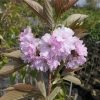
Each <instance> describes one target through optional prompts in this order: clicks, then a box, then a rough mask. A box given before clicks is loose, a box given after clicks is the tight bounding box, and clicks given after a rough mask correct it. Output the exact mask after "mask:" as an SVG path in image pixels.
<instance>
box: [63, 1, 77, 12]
mask: <svg viewBox="0 0 100 100" xmlns="http://www.w3.org/2000/svg"><path fill="white" fill-rule="evenodd" d="M77 1H78V0H69V2H68V3H67V4H66V5H65V6H64V7H63V9H62V12H61V14H63V13H64V12H65V11H67V10H68V9H70V8H71V7H72V6H73V5H74V4H75V3H76V2H77Z"/></svg>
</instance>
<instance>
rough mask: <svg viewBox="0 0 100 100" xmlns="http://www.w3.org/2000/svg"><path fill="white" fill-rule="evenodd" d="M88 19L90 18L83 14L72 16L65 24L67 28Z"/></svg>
mask: <svg viewBox="0 0 100 100" xmlns="http://www.w3.org/2000/svg"><path fill="white" fill-rule="evenodd" d="M87 17H88V16H87V15H83V14H72V15H70V16H69V17H68V18H67V19H65V20H64V22H63V24H64V25H65V26H69V25H71V24H72V23H73V22H75V21H77V20H78V19H79V21H83V20H84V19H85V18H87Z"/></svg>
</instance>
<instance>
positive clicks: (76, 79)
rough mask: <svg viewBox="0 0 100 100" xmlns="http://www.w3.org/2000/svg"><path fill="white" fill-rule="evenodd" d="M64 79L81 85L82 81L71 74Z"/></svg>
mask: <svg viewBox="0 0 100 100" xmlns="http://www.w3.org/2000/svg"><path fill="white" fill-rule="evenodd" d="M62 79H63V80H66V81H69V82H72V83H75V84H77V85H81V81H80V80H79V79H78V78H76V77H74V76H71V75H66V76H64V77H63V78H62Z"/></svg>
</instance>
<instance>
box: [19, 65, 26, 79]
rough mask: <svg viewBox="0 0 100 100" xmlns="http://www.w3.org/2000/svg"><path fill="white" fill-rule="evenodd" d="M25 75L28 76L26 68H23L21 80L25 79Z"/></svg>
mask: <svg viewBox="0 0 100 100" xmlns="http://www.w3.org/2000/svg"><path fill="white" fill-rule="evenodd" d="M25 74H26V67H23V68H22V69H21V70H20V78H21V79H22V80H23V79H24V77H25Z"/></svg>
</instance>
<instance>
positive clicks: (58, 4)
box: [53, 0, 69, 17]
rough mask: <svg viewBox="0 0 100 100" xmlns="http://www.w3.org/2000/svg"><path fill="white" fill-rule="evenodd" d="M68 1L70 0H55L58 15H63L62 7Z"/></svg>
mask: <svg viewBox="0 0 100 100" xmlns="http://www.w3.org/2000/svg"><path fill="white" fill-rule="evenodd" d="M68 1H69V0H53V2H54V5H55V12H56V15H57V17H58V16H60V15H61V13H62V9H63V8H64V6H65V5H66V4H67V3H68Z"/></svg>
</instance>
